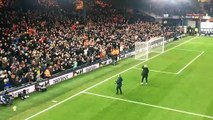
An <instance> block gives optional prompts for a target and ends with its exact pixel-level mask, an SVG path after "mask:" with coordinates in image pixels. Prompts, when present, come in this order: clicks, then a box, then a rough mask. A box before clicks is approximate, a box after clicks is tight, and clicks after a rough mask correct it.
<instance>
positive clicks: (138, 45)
mask: <svg viewBox="0 0 213 120" xmlns="http://www.w3.org/2000/svg"><path fill="white" fill-rule="evenodd" d="M163 52H164V38H163V37H159V38H152V39H151V40H149V41H146V42H135V59H138V60H148V59H149V54H150V53H159V54H160V53H163Z"/></svg>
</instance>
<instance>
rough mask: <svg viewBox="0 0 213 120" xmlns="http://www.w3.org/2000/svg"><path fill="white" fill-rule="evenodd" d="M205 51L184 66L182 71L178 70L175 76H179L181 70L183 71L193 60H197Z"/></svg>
mask: <svg viewBox="0 0 213 120" xmlns="http://www.w3.org/2000/svg"><path fill="white" fill-rule="evenodd" d="M203 53H205V51H202V52H201V53H200V54H199V55H197V56H196V57H195V58H194V59H192V60H191V61H190V62H189V63H188V64H186V65H185V66H184V67H183V68H182V69H180V70H179V71H178V72H177V74H180V73H181V72H182V71H183V70H185V69H186V68H187V67H188V66H189V65H191V64H192V63H193V62H194V61H195V60H197V59H198V58H199V57H200V56H201V55H202V54H203Z"/></svg>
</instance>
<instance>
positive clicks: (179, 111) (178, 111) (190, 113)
mask: <svg viewBox="0 0 213 120" xmlns="http://www.w3.org/2000/svg"><path fill="white" fill-rule="evenodd" d="M84 93H85V94H89V95H93V96H98V97H102V98H108V99H112V100H119V101H124V102H128V103H133V104H138V105H144V106H149V107H154V108H158V109H163V110H167V111H173V112H177V113H182V114H187V115H193V116H198V117H204V118H210V119H213V116H208V115H203V114H199V113H193V112H188V111H183V110H178V109H174V108H169V107H163V106H159V105H153V104H148V103H143V102H138V101H133V100H127V99H122V98H117V97H112V96H106V95H101V94H96V93H91V92H84Z"/></svg>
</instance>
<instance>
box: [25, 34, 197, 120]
mask: <svg viewBox="0 0 213 120" xmlns="http://www.w3.org/2000/svg"><path fill="white" fill-rule="evenodd" d="M195 38H197V37H193V38H190V39H188V40H186V41H184V42H182V43H180V44H178V45H176V46H174V47H172V48H170V49H168V50H166V51H164V53H166V52H169V51H171V50H173V49H175V48H177V47H179V46H181V45H183V44H186V43H188V42H190V41H192V40H193V39H195ZM164 53H162V54H164ZM162 54H157V55H155V56H153V57H151V58H149V59H148V60H151V59H154V58H156V57H158V56H160V55H162ZM148 60H147V61H148ZM147 61H142V62H140V63H138V64H136V65H134V66H132V67H130V68H128V69H126V70H124V71H121V72H120V73H117V74H115V75H113V76H111V77H109V78H107V79H105V80H103V81H101V82H98V83H96V84H94V85H92V86H90V87H88V88H87V89H84V90H82V91H80V92H78V93H76V94H74V95H72V96H70V97H68V98H66V99H64V100H62V101H60V102H58V103H56V104H54V105H52V106H50V107H48V108H46V109H43V110H41V111H39V112H37V113H35V114H33V115H31V116H29V117H27V118H26V119H25V120H30V119H32V118H34V117H36V116H38V115H40V114H42V113H44V112H46V111H48V110H50V109H52V108H54V107H56V106H58V105H60V104H62V103H64V102H66V101H68V100H70V99H72V98H74V97H76V96H79V95H81V94H82V93H83V92H86V91H88V90H90V89H92V88H94V87H96V86H98V85H100V84H103V83H105V82H107V81H109V80H110V79H112V78H114V77H116V76H118V75H119V74H122V73H125V72H127V71H129V70H131V69H133V68H135V67H136V66H138V65H140V64H142V63H145V62H147Z"/></svg>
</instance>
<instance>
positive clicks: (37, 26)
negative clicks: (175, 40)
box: [0, 0, 177, 91]
mask: <svg viewBox="0 0 213 120" xmlns="http://www.w3.org/2000/svg"><path fill="white" fill-rule="evenodd" d="M43 1H45V0H43ZM0 26H1V27H0V91H2V90H4V89H5V90H6V89H9V88H10V87H17V86H19V85H22V84H25V83H31V82H35V81H38V80H40V79H41V78H48V77H51V75H52V74H55V73H58V72H61V71H64V70H66V69H75V68H76V67H78V66H81V65H83V64H89V63H92V62H94V61H97V60H102V59H104V58H109V57H110V53H111V51H112V49H114V48H119V50H120V52H122V51H125V50H129V49H133V48H134V42H135V41H146V40H149V39H151V38H152V37H158V36H162V35H167V36H171V35H172V34H174V32H176V31H177V29H171V28H169V27H164V26H163V25H162V24H160V23H156V22H150V21H142V20H140V19H138V20H137V21H135V22H133V23H131V24H130V22H129V21H128V19H125V18H124V16H123V15H122V14H120V12H119V11H117V10H116V9H113V8H112V7H105V8H102V7H98V6H94V8H90V11H88V14H87V16H86V22H85V21H83V18H82V17H80V16H78V15H77V14H74V13H72V12H67V11H65V10H62V9H52V8H51V9H48V10H46V9H36V10H28V11H23V10H16V11H9V10H7V11H0Z"/></svg>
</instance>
